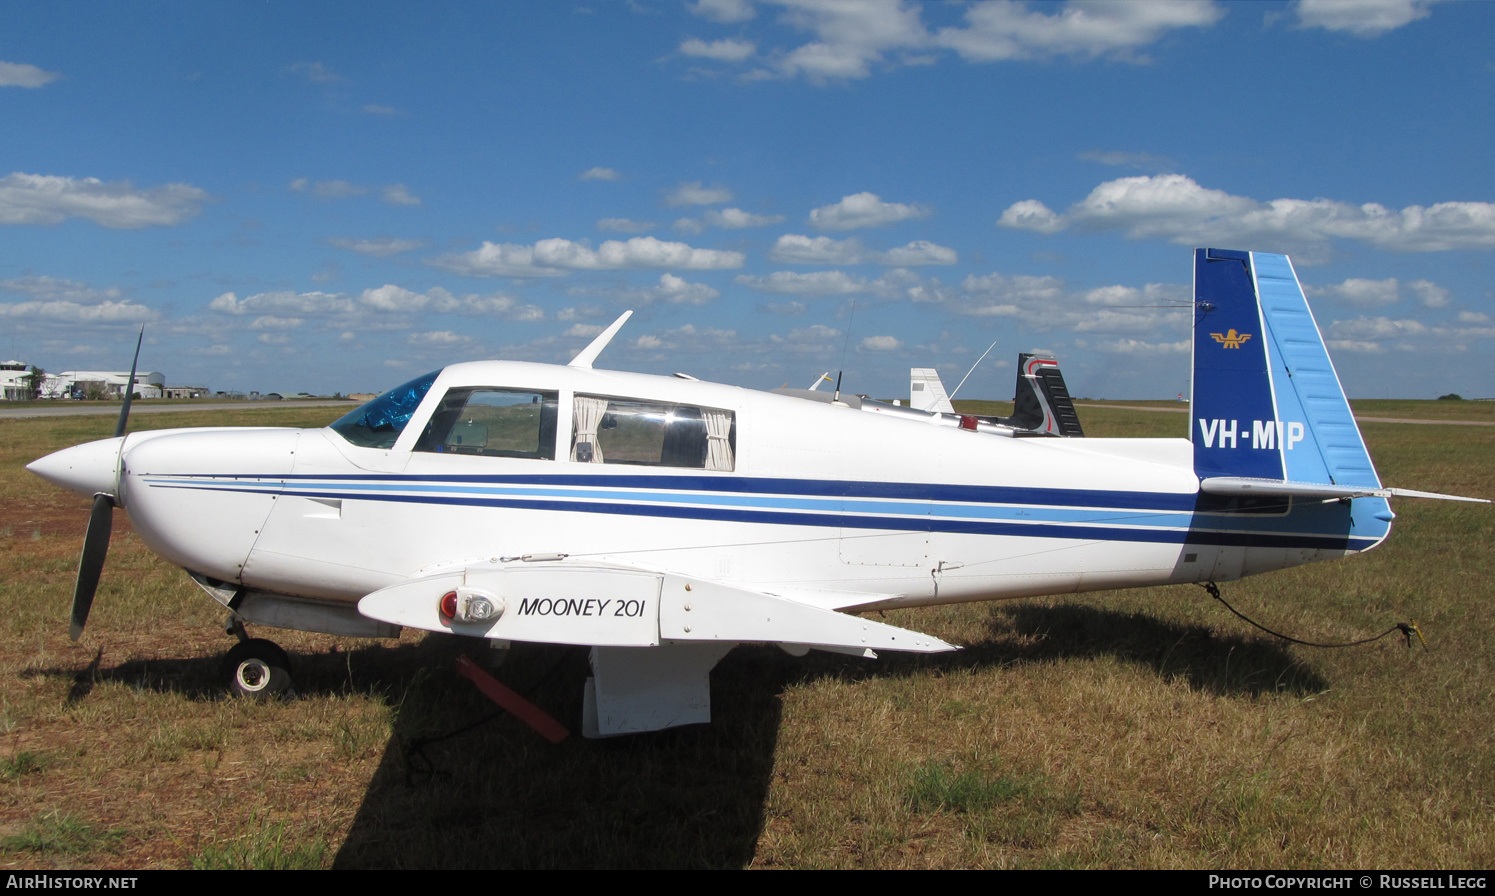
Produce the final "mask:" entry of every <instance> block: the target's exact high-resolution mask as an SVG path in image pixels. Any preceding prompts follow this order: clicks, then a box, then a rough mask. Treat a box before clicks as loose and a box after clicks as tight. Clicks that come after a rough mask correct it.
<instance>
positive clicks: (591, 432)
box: [571, 395, 607, 464]
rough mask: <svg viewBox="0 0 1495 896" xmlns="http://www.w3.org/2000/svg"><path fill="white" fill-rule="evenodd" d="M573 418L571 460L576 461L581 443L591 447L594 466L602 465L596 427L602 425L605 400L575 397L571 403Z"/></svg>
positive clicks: (605, 411)
mask: <svg viewBox="0 0 1495 896" xmlns="http://www.w3.org/2000/svg"><path fill="white" fill-rule="evenodd" d="M572 405H573V406H574V407H575V417H574V423H573V426H572V429H573V430H575V432H576V435H575V436H574V437H573V438H572V439H571V459H572V460H576V449H577V448H578V447H580V446H581V445H582V444H583V443H586V444H588V445H591V446H592V460H591V462H592V463H594V464H600V463H602V446H601V445H600V444H598V442H597V427H598V426H600V425H601V424H602V415H603V414H606V413H607V399H606V398H585V397H583V396H581V395H578V396H576V398H575V400H574V401H573V402H572Z"/></svg>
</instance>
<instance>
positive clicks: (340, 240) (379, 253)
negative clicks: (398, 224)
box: [327, 236, 425, 258]
mask: <svg viewBox="0 0 1495 896" xmlns="http://www.w3.org/2000/svg"><path fill="white" fill-rule="evenodd" d="M327 243H328V245H331V246H336V247H338V248H339V249H347V250H348V251H350V252H357V253H358V254H360V255H372V256H373V257H375V258H388V257H389V256H391V255H399V254H400V253H401V252H409V251H411V250H412V249H419V248H420V247H421V246H424V245H425V242H424V241H423V240H402V239H396V238H395V237H392V236H382V237H378V238H377V239H372V240H355V239H349V238H345V237H331V238H329V239H328V240H327Z"/></svg>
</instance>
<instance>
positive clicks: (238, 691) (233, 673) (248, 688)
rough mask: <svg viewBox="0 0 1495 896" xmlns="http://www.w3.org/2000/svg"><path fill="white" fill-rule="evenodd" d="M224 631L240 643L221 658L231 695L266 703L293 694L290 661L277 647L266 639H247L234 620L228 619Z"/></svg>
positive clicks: (247, 635) (246, 633)
mask: <svg viewBox="0 0 1495 896" xmlns="http://www.w3.org/2000/svg"><path fill="white" fill-rule="evenodd" d="M226 628H227V629H228V631H229V632H230V633H232V634H234V635H236V636H238V638H239V643H238V644H235V645H234V646H233V648H232V649H231V650H229V652H228V654H227V655H226V656H224V658H223V665H222V667H221V670H222V674H223V677H224V678H226V679H227V680H228V688H229V692H230V693H232V694H233V695H234V696H236V697H249V698H253V699H257V700H266V699H269V698H271V697H289V696H290V695H291V694H292V693H294V692H295V687H294V683H293V682H292V680H291V658H290V657H289V656H287V655H286V652H285V651H284V650H281V649H280V645H278V644H276V643H275V642H274V641H269V640H266V639H265V638H251V637H249V634H248V632H246V631H245V630H244V623H243V622H242V621H240V620H239V618H238V617H236V616H231V617H229V621H228V624H227V626H226Z"/></svg>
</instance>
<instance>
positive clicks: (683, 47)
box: [680, 37, 757, 62]
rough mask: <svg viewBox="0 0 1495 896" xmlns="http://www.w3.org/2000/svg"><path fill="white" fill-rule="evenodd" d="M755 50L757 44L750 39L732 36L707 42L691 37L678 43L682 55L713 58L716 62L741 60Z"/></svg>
mask: <svg viewBox="0 0 1495 896" xmlns="http://www.w3.org/2000/svg"><path fill="white" fill-rule="evenodd" d="M756 50H757V45H756V44H754V43H753V42H752V41H750V40H733V39H732V38H723V39H722V40H713V41H709V42H708V41H704V40H701V39H700V38H696V37H692V38H690V39H688V40H685V41H682V42H681V43H680V52H681V53H682V54H683V55H686V56H698V57H701V58H703V59H715V60H717V61H718V62H741V61H743V60H744V59H747V58H748V57H750V56H752V55H753V53H754V52H755V51H756Z"/></svg>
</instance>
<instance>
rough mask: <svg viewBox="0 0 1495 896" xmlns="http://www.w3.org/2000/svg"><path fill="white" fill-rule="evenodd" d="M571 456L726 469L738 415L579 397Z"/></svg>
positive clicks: (592, 460) (580, 459) (733, 461)
mask: <svg viewBox="0 0 1495 896" xmlns="http://www.w3.org/2000/svg"><path fill="white" fill-rule="evenodd" d="M574 410H575V414H574V416H575V419H574V421H573V426H572V437H571V460H573V461H577V462H578V463H593V464H640V465H644V466H656V467H689V468H694V469H698V470H722V471H728V472H730V471H731V470H733V469H734V468H735V467H736V464H737V460H736V447H737V415H736V414H734V413H733V412H731V411H724V410H718V409H717V408H703V407H694V406H691V405H681V404H668V403H663V402H651V401H636V400H633V399H624V398H608V397H603V396H594V395H577V396H576V399H575V402H574Z"/></svg>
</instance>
